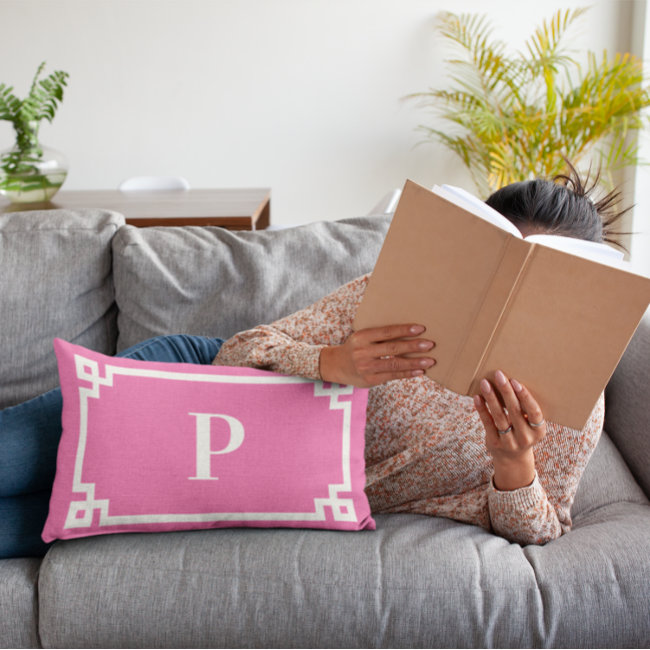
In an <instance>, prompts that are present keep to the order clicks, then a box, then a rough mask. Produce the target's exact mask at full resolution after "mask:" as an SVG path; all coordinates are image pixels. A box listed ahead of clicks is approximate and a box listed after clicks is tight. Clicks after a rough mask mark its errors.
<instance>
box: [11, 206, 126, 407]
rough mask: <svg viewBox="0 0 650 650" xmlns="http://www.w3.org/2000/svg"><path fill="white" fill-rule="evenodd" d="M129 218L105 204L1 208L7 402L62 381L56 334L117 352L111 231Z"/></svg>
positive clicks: (69, 339) (101, 350)
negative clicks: (5, 211) (4, 210)
mask: <svg viewBox="0 0 650 650" xmlns="http://www.w3.org/2000/svg"><path fill="white" fill-rule="evenodd" d="M123 224H124V217H123V216H122V215H119V214H117V213H113V212H106V211H101V210H81V211H78V212H71V211H68V210H48V211H38V210H37V211H33V212H15V213H9V214H6V215H0V277H1V278H2V293H3V295H2V309H0V332H2V340H3V341H5V342H6V343H5V344H3V345H2V346H0V368H2V374H1V375H0V408H4V407H6V406H11V405H13V404H18V403H20V402H23V401H25V400H27V399H30V398H31V397H34V396H36V395H38V394H40V393H43V392H45V391H46V390H49V389H50V388H53V387H54V386H56V385H57V383H58V374H57V367H56V359H55V357H54V352H53V349H52V340H53V339H54V338H55V337H57V336H58V337H61V338H64V339H66V340H68V341H71V342H73V343H78V344H79V345H85V346H86V347H89V348H92V349H94V350H97V351H99V352H104V353H107V354H112V353H114V352H115V342H116V339H117V329H116V311H115V306H114V293H113V280H112V274H111V239H112V237H113V235H114V234H115V232H116V231H117V229H118V228H119V227H120V226H121V225H123Z"/></svg>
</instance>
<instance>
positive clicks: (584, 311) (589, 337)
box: [354, 181, 650, 428]
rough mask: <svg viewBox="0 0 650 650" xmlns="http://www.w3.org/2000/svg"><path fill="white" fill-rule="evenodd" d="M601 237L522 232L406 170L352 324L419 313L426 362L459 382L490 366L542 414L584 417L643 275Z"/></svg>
mask: <svg viewBox="0 0 650 650" xmlns="http://www.w3.org/2000/svg"><path fill="white" fill-rule="evenodd" d="M620 258H621V255H620V254H619V253H618V252H617V251H615V250H614V249H613V248H611V247H610V246H607V245H605V244H598V243H592V242H585V241H582V240H577V239H573V238H568V237H561V236H556V235H532V236H530V237H528V238H526V239H524V238H523V237H522V236H521V233H520V232H519V231H518V230H517V228H515V227H514V226H513V225H512V223H511V222H509V221H508V220H507V219H506V218H505V217H503V216H502V215H500V214H499V213H498V212H496V211H495V210H492V209H491V208H490V207H489V206H487V205H486V204H484V203H483V202H481V201H480V200H479V199H476V198H475V197H473V196H472V195H471V194H468V193H466V192H464V191H463V190H459V189H458V188H451V187H447V186H445V187H442V188H437V187H436V188H434V189H433V190H428V189H426V188H424V187H420V186H419V185H417V184H415V183H413V182H412V181H407V182H406V185H405V186H404V190H403V192H402V196H401V198H400V202H399V204H398V206H397V209H396V211H395V215H394V217H393V221H392V223H391V226H390V228H389V231H388V233H387V235H386V239H385V241H384V245H383V247H382V249H381V252H380V254H379V257H378V259H377V264H376V266H375V269H374V271H373V273H372V276H371V278H370V281H369V283H368V286H367V288H366V292H365V294H364V297H363V300H362V302H361V304H360V306H359V309H358V311H357V314H356V317H355V321H354V327H355V329H363V328H366V327H376V326H381V325H389V324H396V323H420V324H422V325H425V326H426V328H427V332H426V334H425V336H427V337H428V338H431V339H433V340H434V341H435V342H436V347H435V348H434V353H433V356H434V357H435V359H436V364H435V365H434V366H432V367H431V368H429V369H428V370H427V371H426V372H427V375H428V376H429V377H431V378H432V379H434V380H436V381H438V382H439V383H441V384H442V385H444V386H445V387H447V388H449V389H451V390H453V391H455V392H457V393H460V394H463V395H473V394H476V393H478V392H479V387H478V382H479V381H480V380H481V379H482V378H483V377H488V378H490V379H491V378H492V377H493V373H494V371H496V370H498V369H501V370H503V371H504V372H505V373H506V375H508V376H509V377H514V378H515V379H518V380H519V381H521V382H522V383H523V384H525V385H526V386H527V387H528V388H529V389H530V390H531V392H532V393H533V395H534V396H535V398H536V399H537V401H538V402H539V404H540V406H541V408H542V410H543V412H544V415H545V417H546V418H547V419H548V420H551V421H553V422H558V423H560V424H564V425H566V426H569V427H573V428H582V427H583V426H584V424H585V423H586V421H587V419H588V417H589V415H590V413H591V411H592V409H593V407H594V405H595V403H596V401H597V399H598V397H599V395H600V393H601V392H602V391H603V390H604V388H605V385H606V384H607V382H608V380H609V378H610V376H611V374H612V373H613V371H614V369H615V368H616V365H617V363H618V361H619V359H620V358H621V356H622V354H623V352H624V351H625V348H626V347H627V344H628V343H629V341H630V339H631V338H632V335H633V334H634V331H635V329H636V327H637V326H638V324H639V321H640V320H641V318H642V317H643V314H644V312H645V310H646V308H647V306H648V304H649V303H650V278H646V277H644V276H641V275H638V274H635V273H633V272H631V271H630V270H629V268H627V266H626V263H625V262H623V261H622V260H621V259H620Z"/></svg>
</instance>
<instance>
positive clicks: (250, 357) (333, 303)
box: [213, 275, 369, 379]
mask: <svg viewBox="0 0 650 650" xmlns="http://www.w3.org/2000/svg"><path fill="white" fill-rule="evenodd" d="M368 278H369V275H365V276H362V277H360V278H357V279H356V280H352V282H349V283H348V284H346V285H344V286H342V287H340V288H339V289H337V290H336V291H334V292H333V293H330V294H329V295H327V296H325V297H324V298H321V299H320V300H318V301H317V302H315V303H314V304H313V305H310V306H309V307H306V308H305V309H301V310H300V311H297V312H295V313H294V314H291V315H289V316H286V317H284V318H281V319H280V320H277V321H275V322H273V323H271V324H270V325H260V326H258V327H255V328H253V329H250V330H246V331H244V332H239V333H238V334H235V335H234V336H233V337H232V338H230V339H228V340H227V341H225V342H224V343H223V345H222V346H221V349H220V350H219V353H218V354H217V356H216V357H215V359H214V361H213V363H214V364H216V365H224V366H246V367H251V368H261V369H264V370H272V371H274V372H279V373H282V374H285V375H298V376H301V377H306V378H308V379H320V378H321V376H320V369H319V361H320V351H321V350H322V349H323V348H324V347H325V346H328V345H339V344H340V343H343V342H344V341H345V340H346V339H347V337H348V336H349V335H350V334H351V333H352V320H353V319H354V315H355V313H356V310H357V307H358V305H359V302H360V301H361V297H362V296H363V292H364V291H365V288H366V285H367V284H368Z"/></svg>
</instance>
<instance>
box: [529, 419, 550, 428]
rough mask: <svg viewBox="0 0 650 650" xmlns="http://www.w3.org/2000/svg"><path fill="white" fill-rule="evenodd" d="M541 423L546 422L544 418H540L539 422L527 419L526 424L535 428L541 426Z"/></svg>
mask: <svg viewBox="0 0 650 650" xmlns="http://www.w3.org/2000/svg"><path fill="white" fill-rule="evenodd" d="M543 424H546V420H544V419H542V421H541V422H531V421H530V420H528V426H531V427H535V428H537V427H541V426H542V425H543Z"/></svg>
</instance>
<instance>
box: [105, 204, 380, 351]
mask: <svg viewBox="0 0 650 650" xmlns="http://www.w3.org/2000/svg"><path fill="white" fill-rule="evenodd" d="M389 222H390V218H389V217H359V218H354V219H347V220H341V221H335V222H318V223H312V224H308V225H305V226H298V227H295V228H289V229H285V230H271V231H254V232H250V231H248V232H233V231H228V230H224V229H222V228H199V227H182V228H168V227H166V228H140V229H138V228H135V227H132V226H126V227H125V228H121V229H120V231H119V232H118V233H117V235H116V236H115V238H114V240H113V258H114V277H115V291H116V300H117V304H118V307H119V317H118V329H119V338H118V349H119V350H122V349H124V348H126V347H129V346H131V345H133V344H135V343H137V342H139V341H141V340H144V339H147V338H150V337H152V336H157V335H160V334H173V333H186V334H201V335H205V336H219V337H222V338H228V337H230V336H232V335H233V334H235V333H237V332H239V331H241V330H244V329H248V328H250V327H254V326H255V325H259V324H261V323H269V322H271V321H273V320H276V319H277V318H280V317H282V316H285V315H287V314H290V313H292V312H294V311H296V310H297V309H301V308H302V307H305V306H307V305H309V304H311V303H312V302H314V301H315V300H317V299H318V298H321V297H322V296H324V295H325V294H327V293H329V292H330V291H332V290H334V289H335V288H337V287H338V286H340V285H342V284H344V283H346V282H347V281H349V280H352V279H353V278H355V277H357V276H360V275H362V274H364V273H367V272H368V271H371V270H372V268H373V266H374V264H375V261H376V258H377V255H378V253H379V249H380V248H381V245H382V243H383V240H384V236H385V234H386V231H387V229H388V225H389Z"/></svg>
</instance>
